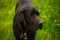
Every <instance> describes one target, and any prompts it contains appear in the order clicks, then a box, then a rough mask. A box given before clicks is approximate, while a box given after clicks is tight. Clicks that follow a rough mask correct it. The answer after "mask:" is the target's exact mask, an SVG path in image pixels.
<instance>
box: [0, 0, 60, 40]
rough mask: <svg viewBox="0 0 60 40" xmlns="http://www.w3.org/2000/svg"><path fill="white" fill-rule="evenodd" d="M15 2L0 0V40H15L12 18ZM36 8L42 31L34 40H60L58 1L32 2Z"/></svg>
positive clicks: (37, 0)
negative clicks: (41, 22) (41, 23)
mask: <svg viewBox="0 0 60 40" xmlns="http://www.w3.org/2000/svg"><path fill="white" fill-rule="evenodd" d="M16 2H17V0H0V40H15V37H14V34H13V27H12V25H13V17H14V14H15V5H16ZM32 2H33V4H34V5H35V6H37V7H38V9H39V12H40V18H41V20H42V21H43V23H44V24H43V29H42V30H38V31H37V35H36V40H60V0H32Z"/></svg>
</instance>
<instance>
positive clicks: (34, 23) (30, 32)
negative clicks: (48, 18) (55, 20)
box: [13, 0, 43, 40]
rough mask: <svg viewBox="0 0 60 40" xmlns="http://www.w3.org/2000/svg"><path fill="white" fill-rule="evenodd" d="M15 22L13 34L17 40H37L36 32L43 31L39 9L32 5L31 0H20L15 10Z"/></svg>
mask: <svg viewBox="0 0 60 40" xmlns="http://www.w3.org/2000/svg"><path fill="white" fill-rule="evenodd" d="M15 12H16V14H15V16H14V20H13V32H14V35H15V37H16V40H25V38H24V36H25V33H26V36H27V40H35V35H36V30H37V29H39V28H40V29H42V24H43V23H42V22H41V21H40V18H39V12H38V9H37V8H36V7H35V6H34V5H32V3H31V1H30V0H19V2H17V5H16V9H15Z"/></svg>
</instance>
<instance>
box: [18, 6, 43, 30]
mask: <svg viewBox="0 0 60 40" xmlns="http://www.w3.org/2000/svg"><path fill="white" fill-rule="evenodd" d="M19 12H20V16H19V17H20V19H23V21H24V22H25V24H26V26H27V28H28V29H30V30H36V29H38V28H40V29H42V24H43V23H42V21H41V20H40V17H39V15H40V13H39V11H38V9H37V8H36V7H34V6H23V7H22V8H21V9H20V11H19Z"/></svg>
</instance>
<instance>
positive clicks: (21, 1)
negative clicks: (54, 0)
mask: <svg viewBox="0 0 60 40" xmlns="http://www.w3.org/2000/svg"><path fill="white" fill-rule="evenodd" d="M20 3H31V0H20Z"/></svg>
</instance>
